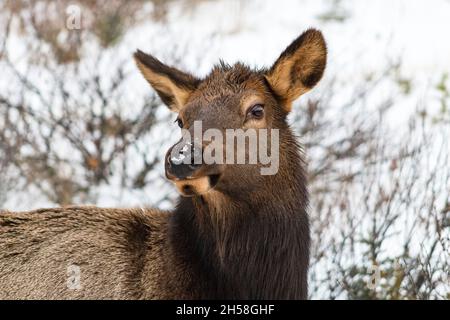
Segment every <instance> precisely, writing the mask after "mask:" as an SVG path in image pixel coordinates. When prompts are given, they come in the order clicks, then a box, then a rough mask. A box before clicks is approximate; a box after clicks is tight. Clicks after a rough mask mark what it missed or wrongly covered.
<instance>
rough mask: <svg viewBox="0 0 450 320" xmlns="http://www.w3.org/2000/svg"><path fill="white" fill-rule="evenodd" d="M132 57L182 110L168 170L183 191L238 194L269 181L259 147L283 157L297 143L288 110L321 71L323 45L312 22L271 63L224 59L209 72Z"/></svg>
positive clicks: (144, 56) (178, 110) (169, 103)
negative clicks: (201, 74)
mask: <svg viewBox="0 0 450 320" xmlns="http://www.w3.org/2000/svg"><path fill="white" fill-rule="evenodd" d="M134 57H135V60H136V63H137V65H138V67H139V69H140V71H141V72H142V74H143V76H144V77H145V79H146V80H147V81H148V82H149V83H150V84H151V85H152V87H153V88H154V89H155V90H156V92H157V93H158V95H159V96H160V98H161V99H162V101H163V102H164V103H165V104H166V105H167V106H168V107H169V108H170V110H172V111H174V112H176V113H178V116H177V121H176V122H177V124H178V126H179V127H180V128H181V129H182V138H181V140H180V141H179V142H178V143H177V144H175V145H174V146H173V147H172V148H170V149H169V151H168V152H167V154H166V158H165V169H166V176H167V178H168V179H169V180H171V181H173V182H174V183H175V185H176V186H177V188H178V190H179V191H180V193H181V194H182V195H184V196H193V195H203V194H206V193H208V192H209V191H211V190H215V191H217V192H223V193H235V194H238V193H240V192H244V190H248V189H249V187H250V189H253V191H255V190H257V189H258V185H261V183H262V184H264V179H265V178H264V177H265V174H264V173H263V170H264V168H267V166H268V165H273V163H270V164H268V163H267V161H262V160H263V159H262V158H261V157H260V156H261V155H262V154H265V155H266V156H269V155H270V157H275V156H276V157H278V156H280V157H282V156H283V154H282V153H286V152H291V151H292V150H289V143H290V142H291V141H290V140H291V139H290V137H291V135H290V130H289V126H288V125H287V123H286V116H287V114H288V113H289V112H290V110H291V104H292V102H293V101H294V100H295V99H297V98H298V97H299V96H300V95H302V94H303V93H305V92H307V91H309V90H310V89H311V88H313V87H314V86H315V85H316V84H317V82H318V81H319V80H320V79H321V77H322V75H323V72H324V69H325V65H326V45H325V41H324V39H323V37H322V34H321V33H320V32H319V31H316V30H308V31H306V32H304V33H303V34H302V35H301V36H300V37H298V38H297V39H296V40H294V41H293V42H292V44H291V45H289V46H288V47H287V48H286V50H285V51H284V52H283V53H282V54H281V55H280V57H279V58H278V59H277V61H276V62H275V63H274V65H273V66H272V67H271V68H270V69H263V70H252V69H250V68H248V67H246V66H245V65H242V64H240V63H238V64H236V65H234V66H229V65H225V64H223V63H221V64H220V65H218V66H216V67H214V68H213V70H212V71H211V73H210V74H209V75H208V76H207V77H206V78H204V79H197V78H195V77H194V76H192V75H190V74H188V73H185V72H182V71H180V70H177V69H175V68H173V67H169V66H167V65H165V64H163V63H161V62H160V61H159V60H157V59H156V58H154V57H153V56H151V55H147V54H145V53H143V52H141V51H137V52H136V53H135V55H134ZM264 135H266V136H265V137H264ZM274 138H276V139H278V138H279V139H280V141H275V140H274ZM239 141H240V142H241V145H240V144H239V143H238V142H239ZM242 142H243V145H242ZM255 143H256V146H255V145H254V146H252V145H251V144H255ZM294 144H295V143H294ZM242 146H243V147H244V148H243V149H242ZM292 147H293V148H295V146H292ZM261 149H263V150H261ZM255 153H257V154H258V156H256V154H255ZM274 153H275V154H274ZM266 160H267V158H266ZM269 160H274V161H275V160H276V161H278V159H275V158H272V159H269ZM276 165H278V163H277V164H276ZM275 169H277V168H275ZM269 174H277V172H276V170H275V171H273V172H272V173H269Z"/></svg>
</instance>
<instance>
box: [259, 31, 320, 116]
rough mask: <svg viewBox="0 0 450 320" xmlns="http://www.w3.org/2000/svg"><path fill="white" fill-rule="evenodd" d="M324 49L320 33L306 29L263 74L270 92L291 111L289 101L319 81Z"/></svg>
mask: <svg viewBox="0 0 450 320" xmlns="http://www.w3.org/2000/svg"><path fill="white" fill-rule="evenodd" d="M326 59H327V50H326V44H325V40H324V39H323V36H322V33H321V32H320V31H317V30H313V29H310V30H308V31H306V32H304V33H303V34H302V35H301V36H300V37H298V38H297V39H296V40H295V41H294V42H292V44H291V45H290V46H289V47H287V48H286V50H285V51H284V52H283V53H282V54H281V55H280V57H279V58H278V60H277V61H276V62H275V64H274V65H273V66H272V68H271V69H270V70H269V71H268V73H267V74H266V79H267V81H268V82H269V84H270V85H271V87H272V88H273V90H274V91H275V92H276V93H277V94H278V95H279V96H280V97H281V98H282V99H283V100H284V107H285V108H286V109H287V111H290V110H291V105H292V102H293V101H294V100H295V99H297V98H298V97H299V96H301V95H302V94H304V93H306V92H308V91H309V90H311V89H312V88H313V87H314V86H315V85H316V84H317V82H319V80H320V79H321V78H322V75H323V72H324V70H325V66H326Z"/></svg>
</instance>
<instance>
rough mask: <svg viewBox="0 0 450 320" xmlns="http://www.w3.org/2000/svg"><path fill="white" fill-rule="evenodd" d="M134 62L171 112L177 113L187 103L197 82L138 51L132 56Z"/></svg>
mask: <svg viewBox="0 0 450 320" xmlns="http://www.w3.org/2000/svg"><path fill="white" fill-rule="evenodd" d="M134 60H135V61H136V65H137V67H138V68H139V70H140V71H141V73H142V75H143V76H144V78H145V79H146V80H147V81H148V82H149V83H150V84H151V86H152V87H153V88H154V89H155V90H156V92H157V93H158V95H159V96H160V98H161V100H163V102H164V103H165V104H166V105H167V106H168V107H169V108H170V109H171V110H172V111H175V112H179V111H180V110H181V109H182V108H183V107H184V106H185V104H186V103H187V101H188V99H189V97H190V95H191V94H192V92H193V91H194V90H195V88H196V87H197V85H198V82H199V80H197V79H196V78H194V77H193V76H191V75H189V74H187V73H184V72H181V71H179V70H177V69H175V68H172V67H169V66H167V65H165V64H163V63H162V62H160V61H159V60H157V59H156V58H154V57H153V56H151V55H147V54H145V53H143V52H142V51H139V50H138V51H137V52H136V53H135V54H134Z"/></svg>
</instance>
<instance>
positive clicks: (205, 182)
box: [172, 174, 221, 197]
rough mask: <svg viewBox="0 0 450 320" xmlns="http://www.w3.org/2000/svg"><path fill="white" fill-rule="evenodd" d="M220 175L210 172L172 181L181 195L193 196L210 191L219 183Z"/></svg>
mask: <svg viewBox="0 0 450 320" xmlns="http://www.w3.org/2000/svg"><path fill="white" fill-rule="evenodd" d="M220 177H221V175H220V174H211V175H205V176H202V177H195V178H194V177H193V178H186V179H182V180H172V181H173V183H174V184H175V186H176V187H177V189H178V191H179V192H180V193H181V195H182V196H184V197H193V196H198V195H203V194H205V193H207V192H209V191H211V190H212V189H213V188H214V187H215V186H216V185H217V184H218V183H219V180H220Z"/></svg>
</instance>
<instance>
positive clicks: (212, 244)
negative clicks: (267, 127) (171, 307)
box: [169, 131, 309, 299]
mask: <svg viewBox="0 0 450 320" xmlns="http://www.w3.org/2000/svg"><path fill="white" fill-rule="evenodd" d="M288 133H289V135H288V139H292V141H288V143H287V144H284V145H283V146H287V145H289V146H290V147H289V149H288V150H283V146H281V152H280V169H279V171H278V173H277V174H276V175H273V176H265V177H264V181H262V184H263V187H262V188H258V191H257V192H256V193H255V191H254V188H251V187H249V188H248V190H249V191H248V192H245V191H244V190H239V192H237V193H236V192H234V193H226V192H224V193H223V192H219V191H217V192H216V191H213V192H210V193H208V194H207V195H206V196H197V197H192V198H180V199H179V201H178V205H177V207H176V209H175V211H174V212H173V215H171V221H170V224H169V240H170V244H171V246H172V248H173V249H174V251H175V253H176V255H177V256H178V257H180V259H182V260H183V263H184V264H186V265H189V266H190V268H191V270H192V275H193V277H194V278H195V279H194V280H193V283H194V284H193V286H200V288H199V289H198V290H197V291H198V292H201V293H202V295H205V297H206V298H214V297H222V298H227V297H234V298H236V297H239V298H247V299H264V298H266V299H267V298H268V297H271V298H274V297H275V298H279V299H303V298H306V292H307V288H306V286H307V281H306V274H307V269H308V264H309V224H308V217H307V213H306V208H307V206H308V203H307V199H308V195H307V189H306V181H305V180H306V178H305V173H304V164H303V160H302V157H301V153H300V150H299V147H298V144H297V143H296V142H295V139H294V138H293V137H292V136H291V135H290V131H289V132H288ZM194 275H195V276H194Z"/></svg>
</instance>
